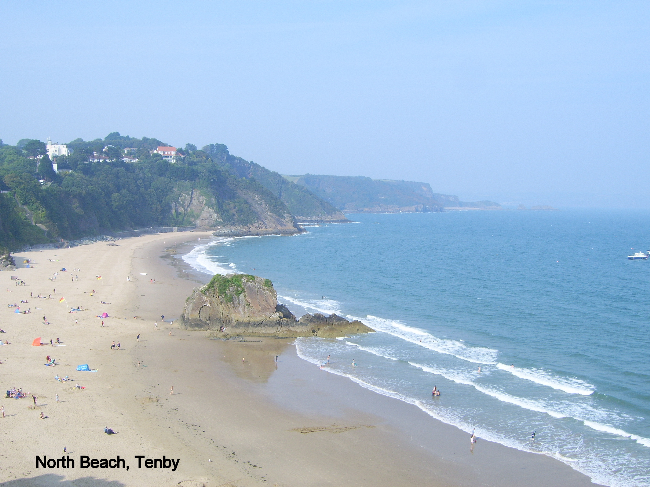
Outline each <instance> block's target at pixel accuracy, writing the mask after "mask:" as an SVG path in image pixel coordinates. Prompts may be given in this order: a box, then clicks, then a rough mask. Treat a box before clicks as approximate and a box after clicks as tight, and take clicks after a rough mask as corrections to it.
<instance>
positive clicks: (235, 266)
mask: <svg viewBox="0 0 650 487" xmlns="http://www.w3.org/2000/svg"><path fill="white" fill-rule="evenodd" d="M349 218H350V219H351V220H353V223H347V224H331V225H324V226H317V227H309V228H307V229H306V230H307V231H306V233H303V234H300V235H295V236H268V237H247V238H230V239H224V238H221V239H215V240H214V241H211V242H210V243H208V244H204V245H200V246H198V247H196V248H195V249H194V250H193V251H192V252H191V253H189V254H188V255H185V256H184V257H183V258H184V259H185V260H186V261H187V262H188V263H190V264H191V265H192V266H193V267H195V268H196V269H198V270H201V271H203V272H207V273H210V274H214V273H229V272H243V273H250V274H255V275H260V276H263V277H266V278H269V279H271V280H272V281H273V284H274V286H275V289H276V290H277V292H278V300H279V301H280V302H282V303H285V304H286V305H288V307H289V308H290V309H291V310H292V311H293V312H294V313H295V314H296V315H298V316H300V315H302V314H303V313H305V312H310V313H314V312H321V313H337V314H339V315H342V316H345V317H347V318H350V319H359V320H361V321H363V322H364V323H366V324H367V325H369V326H370V327H372V328H374V329H375V330H376V331H377V332H376V333H371V334H367V335H361V336H351V337H346V338H343V339H338V340H336V339H320V338H301V339H298V340H297V342H296V347H297V351H298V355H299V356H300V357H301V358H302V359H304V360H306V361H308V362H311V363H313V364H314V365H316V366H319V365H321V364H323V363H325V361H326V357H327V356H328V355H330V356H331V360H330V363H329V364H326V366H325V367H324V370H327V371H329V372H331V373H334V374H338V375H341V376H344V377H347V378H349V380H352V381H354V382H356V383H357V384H359V386H361V387H365V388H367V389H370V390H372V391H374V392H376V393H377V394H383V395H386V396H391V397H394V398H395V399H397V400H400V401H404V402H406V403H410V404H412V405H413V407H417V408H420V409H422V410H423V411H425V412H426V413H428V414H429V415H430V416H431V417H432V418H436V419H439V420H441V421H443V422H445V423H448V424H451V425H454V426H457V427H458V428H460V429H461V430H463V431H465V432H467V433H471V432H472V431H475V433H476V435H477V436H478V437H479V438H483V439H486V440H491V441H494V442H497V443H501V444H503V445H507V446H510V447H513V448H516V449H519V450H524V451H531V452H537V453H540V454H544V455H548V456H550V457H553V458H556V459H558V460H560V461H562V462H564V463H566V464H567V465H570V466H571V467H572V468H574V469H575V470H578V471H580V472H582V473H585V474H586V475H588V476H589V477H591V479H592V480H593V481H594V482H597V483H601V484H604V485H610V486H624V487H630V486H642V485H644V486H647V485H650V358H649V355H648V351H649V350H650V261H644V260H636V261H632V260H628V259H627V256H628V255H630V254H633V253H634V252H637V251H646V250H648V249H649V248H650V212H642V211H578V210H574V211H570V210H567V211H539V212H537V211H492V212H486V211H476V212H470V211H468V212H446V213H428V214H358V215H349ZM353 361H354V362H355V363H356V367H352V365H351V364H352V362H353ZM479 367H480V371H479ZM434 386H436V387H437V388H438V389H439V390H440V391H441V395H440V396H439V397H432V395H431V390H432V388H433V387H434ZM533 432H534V433H535V436H534V439H533V438H532V435H533Z"/></svg>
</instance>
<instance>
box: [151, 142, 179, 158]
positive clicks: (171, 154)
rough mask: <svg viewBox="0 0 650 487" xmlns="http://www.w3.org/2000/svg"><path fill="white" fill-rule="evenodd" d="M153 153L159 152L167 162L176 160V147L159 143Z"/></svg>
mask: <svg viewBox="0 0 650 487" xmlns="http://www.w3.org/2000/svg"><path fill="white" fill-rule="evenodd" d="M153 153H154V154H160V155H161V156H162V157H163V159H165V160H166V161H168V162H176V147H168V146H164V145H161V146H159V147H158V148H157V149H156V150H155V151H153Z"/></svg>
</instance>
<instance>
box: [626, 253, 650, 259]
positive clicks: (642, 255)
mask: <svg viewBox="0 0 650 487" xmlns="http://www.w3.org/2000/svg"><path fill="white" fill-rule="evenodd" d="M627 258H628V259H630V260H639V259H643V260H647V259H648V254H646V253H645V252H635V253H634V255H628V256H627Z"/></svg>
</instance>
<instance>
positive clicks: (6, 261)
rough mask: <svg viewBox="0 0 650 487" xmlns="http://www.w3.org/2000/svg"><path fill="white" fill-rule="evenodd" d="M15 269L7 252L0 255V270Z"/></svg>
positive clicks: (14, 263)
mask: <svg viewBox="0 0 650 487" xmlns="http://www.w3.org/2000/svg"><path fill="white" fill-rule="evenodd" d="M15 268H16V261H15V260H14V258H13V257H12V256H11V254H9V253H8V252H7V253H5V254H2V255H0V270H7V271H12V270H14V269H15Z"/></svg>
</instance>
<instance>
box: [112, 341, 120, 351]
mask: <svg viewBox="0 0 650 487" xmlns="http://www.w3.org/2000/svg"><path fill="white" fill-rule="evenodd" d="M119 349H120V342H117V345H116V344H115V340H113V344H112V345H111V350H119Z"/></svg>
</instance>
